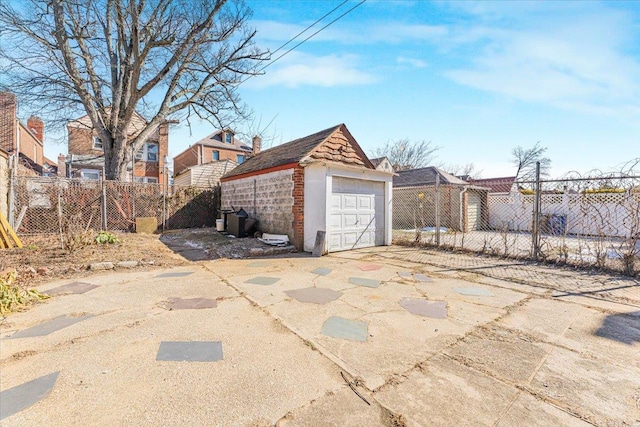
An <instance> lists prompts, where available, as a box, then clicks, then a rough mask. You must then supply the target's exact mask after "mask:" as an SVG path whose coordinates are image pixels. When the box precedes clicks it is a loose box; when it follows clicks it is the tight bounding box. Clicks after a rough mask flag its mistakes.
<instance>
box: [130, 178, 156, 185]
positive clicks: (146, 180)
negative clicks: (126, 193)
mask: <svg viewBox="0 0 640 427" xmlns="http://www.w3.org/2000/svg"><path fill="white" fill-rule="evenodd" d="M133 182H137V183H140V184H157V183H158V178H156V177H154V176H134V177H133Z"/></svg>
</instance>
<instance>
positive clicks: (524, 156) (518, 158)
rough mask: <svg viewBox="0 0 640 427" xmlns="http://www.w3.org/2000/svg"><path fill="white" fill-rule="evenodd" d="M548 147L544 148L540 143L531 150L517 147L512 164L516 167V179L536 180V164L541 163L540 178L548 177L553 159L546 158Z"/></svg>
mask: <svg viewBox="0 0 640 427" xmlns="http://www.w3.org/2000/svg"><path fill="white" fill-rule="evenodd" d="M546 151H547V147H542V146H541V145H540V141H538V142H536V144H535V145H534V146H533V147H531V148H523V147H521V146H517V147H516V148H514V149H513V151H512V152H511V156H512V158H511V162H512V163H513V165H514V166H515V167H516V179H520V180H525V181H532V180H534V179H535V174H536V163H537V162H540V176H548V175H549V169H550V168H551V159H550V158H548V157H545V156H544V153H545V152H546Z"/></svg>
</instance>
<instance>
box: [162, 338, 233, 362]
mask: <svg viewBox="0 0 640 427" xmlns="http://www.w3.org/2000/svg"><path fill="white" fill-rule="evenodd" d="M222 359H223V354H222V343H221V342H220V341H162V342H161V343H160V347H159V348H158V354H157V355H156V360H157V361H164V362H166V361H172V362H217V361H219V360H222Z"/></svg>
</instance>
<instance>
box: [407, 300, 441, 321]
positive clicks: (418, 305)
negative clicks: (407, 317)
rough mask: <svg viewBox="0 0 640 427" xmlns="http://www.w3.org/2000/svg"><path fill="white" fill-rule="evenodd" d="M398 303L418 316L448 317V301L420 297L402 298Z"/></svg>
mask: <svg viewBox="0 0 640 427" xmlns="http://www.w3.org/2000/svg"><path fill="white" fill-rule="evenodd" d="M398 304H400V306H401V307H402V308H404V309H405V310H407V311H408V312H410V313H412V314H415V315H418V316H424V317H433V318H434V319H446V318H447V302H446V301H427V300H424V299H420V298H402V299H401V300H400V302H399V303H398Z"/></svg>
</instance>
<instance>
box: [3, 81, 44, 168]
mask: <svg viewBox="0 0 640 427" xmlns="http://www.w3.org/2000/svg"><path fill="white" fill-rule="evenodd" d="M17 113H18V99H17V98H16V96H15V95H14V94H12V93H10V92H0V149H2V150H4V151H5V152H6V153H8V154H9V155H13V154H16V153H17V154H18V157H19V162H18V168H17V173H18V175H27V176H40V175H43V167H44V165H45V164H47V162H49V163H52V162H51V161H50V160H48V159H47V158H46V157H45V156H44V122H43V121H42V120H41V119H39V118H38V117H35V116H31V117H29V119H28V120H27V124H26V125H25V124H24V123H22V122H21V121H20V120H19V119H18V117H17Z"/></svg>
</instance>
